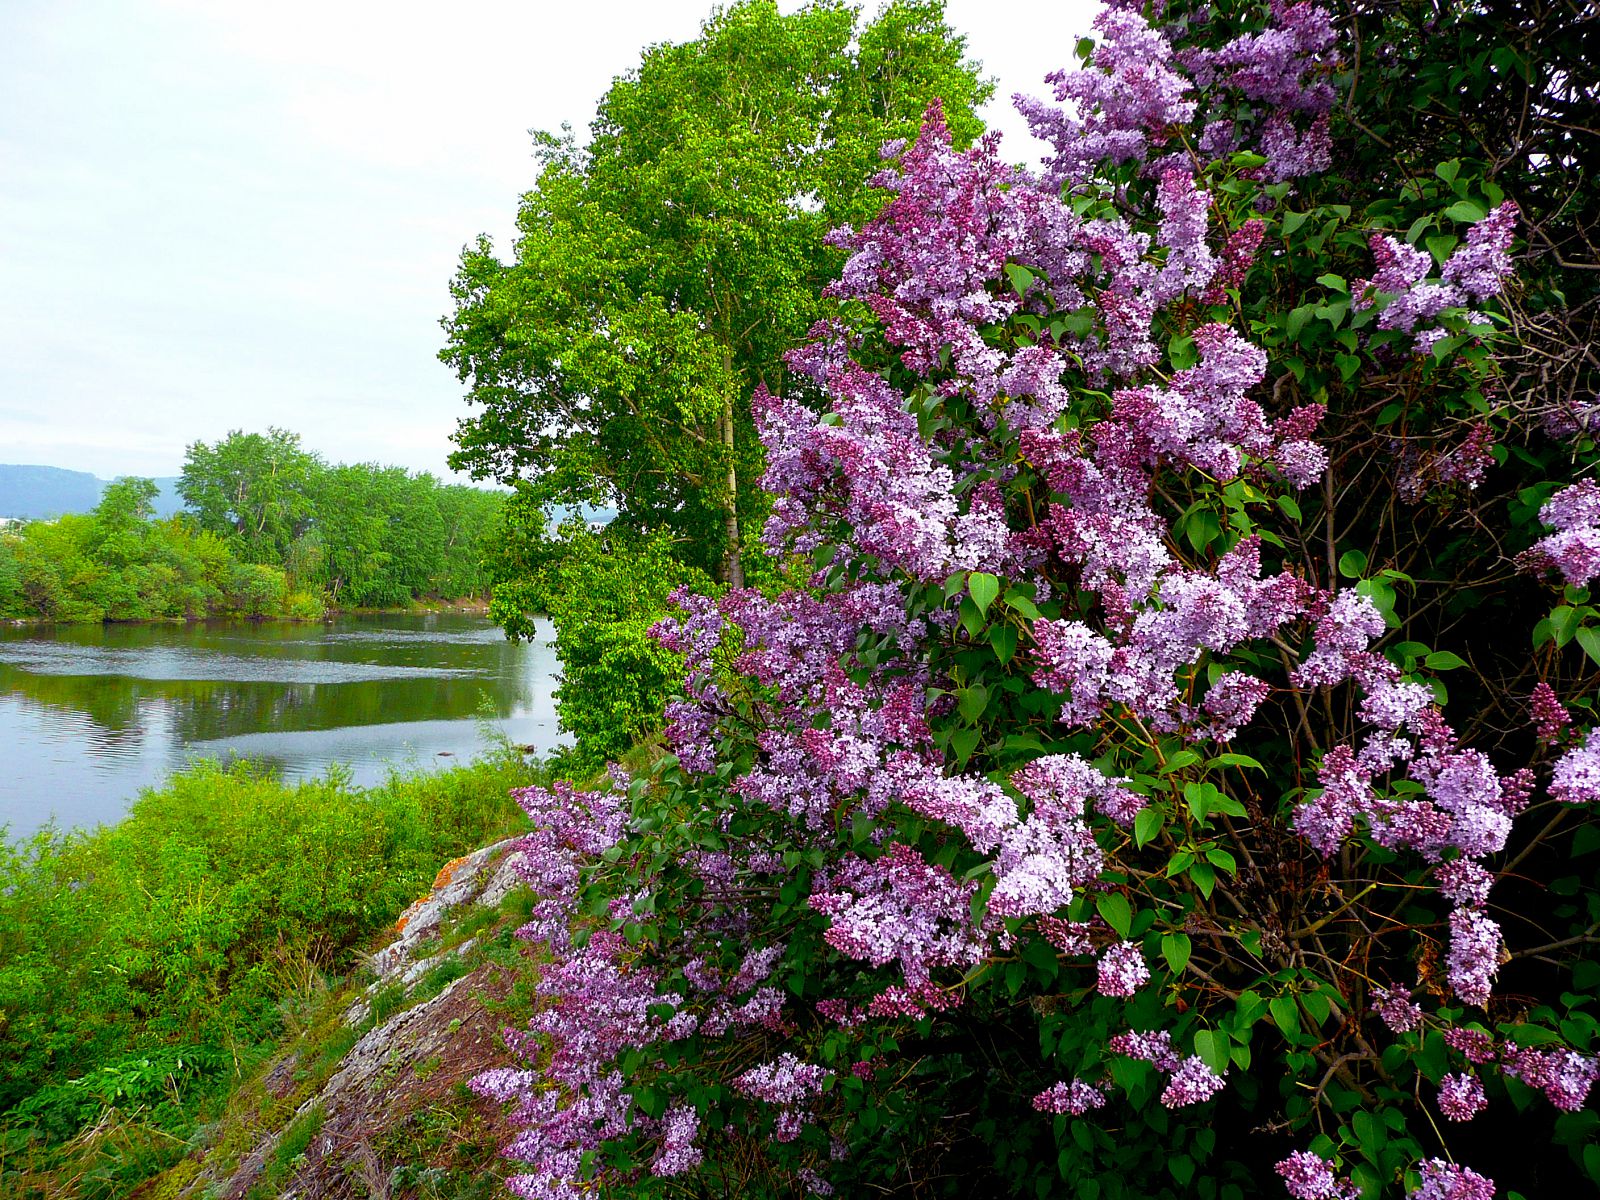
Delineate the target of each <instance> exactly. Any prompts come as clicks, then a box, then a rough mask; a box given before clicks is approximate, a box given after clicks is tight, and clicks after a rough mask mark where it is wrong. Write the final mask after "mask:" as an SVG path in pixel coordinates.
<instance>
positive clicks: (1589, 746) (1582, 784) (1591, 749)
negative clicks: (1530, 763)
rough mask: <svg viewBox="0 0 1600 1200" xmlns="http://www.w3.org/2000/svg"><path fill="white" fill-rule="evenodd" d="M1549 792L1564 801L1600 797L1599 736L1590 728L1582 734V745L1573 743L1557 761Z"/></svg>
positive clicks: (1584, 801)
mask: <svg viewBox="0 0 1600 1200" xmlns="http://www.w3.org/2000/svg"><path fill="white" fill-rule="evenodd" d="M1550 794H1551V795H1552V796H1554V797H1555V798H1556V799H1557V800H1561V801H1563V802H1565V803H1567V804H1591V803H1593V802H1594V801H1596V800H1600V738H1595V737H1594V736H1593V733H1592V731H1591V732H1590V733H1586V734H1585V735H1584V740H1583V744H1582V745H1581V746H1574V747H1573V748H1572V749H1570V750H1568V751H1567V752H1566V753H1565V754H1563V755H1562V756H1561V757H1560V758H1558V759H1557V760H1556V768H1555V774H1554V776H1553V777H1552V778H1551V780H1550Z"/></svg>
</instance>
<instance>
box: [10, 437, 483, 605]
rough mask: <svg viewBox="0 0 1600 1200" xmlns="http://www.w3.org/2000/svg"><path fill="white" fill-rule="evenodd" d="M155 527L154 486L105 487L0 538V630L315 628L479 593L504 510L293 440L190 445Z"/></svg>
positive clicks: (457, 489) (465, 491)
mask: <svg viewBox="0 0 1600 1200" xmlns="http://www.w3.org/2000/svg"><path fill="white" fill-rule="evenodd" d="M178 490H179V492H180V494H181V495H182V496H183V497H184V499H185V502H186V504H187V506H188V507H187V508H186V510H185V511H183V512H180V513H178V514H176V515H174V516H171V517H165V518H159V519H158V518H157V517H156V516H155V507H154V505H155V501H156V497H157V495H158V489H157V487H156V484H155V482H154V481H152V480H149V479H140V478H135V477H124V478H121V479H117V480H115V481H114V482H112V483H110V484H108V485H107V486H106V488H105V491H104V492H103V493H102V495H101V498H100V503H99V504H98V505H97V506H96V507H95V508H94V510H93V511H92V512H88V513H77V514H68V515H66V516H62V517H59V518H57V519H55V520H52V521H30V522H26V523H23V524H20V525H14V526H6V527H4V528H3V529H0V618H5V617H10V618H34V619H41V620H49V621H69V622H95V621H147V620H197V619H203V618H207V617H253V618H264V617H279V618H290V619H300V620H314V619H318V618H321V617H322V616H323V615H324V614H325V613H326V612H327V611H329V610H340V611H350V610H395V609H404V608H406V607H407V606H409V605H411V604H413V603H415V602H417V601H425V602H427V603H431V604H445V605H449V604H453V603H459V602H460V601H461V600H463V599H466V600H470V599H471V598H473V597H479V596H485V595H487V594H488V591H489V586H490V578H489V573H488V569H487V567H486V559H487V557H488V556H490V554H491V553H492V551H493V547H494V546H495V545H496V544H497V541H496V530H497V529H498V526H499V524H500V520H501V513H502V509H503V497H502V496H501V495H500V494H499V493H496V492H491V491H485V490H483V489H480V488H472V487H463V486H459V485H452V484H444V483H441V482H440V481H438V480H437V479H435V478H434V477H433V476H431V475H428V474H426V473H423V474H416V475H413V474H411V473H409V472H407V471H404V470H402V469H401V468H399V467H379V466H375V465H373V464H358V465H355V466H345V465H339V466H331V465H329V464H327V463H324V462H323V461H322V459H321V458H319V457H318V456H317V455H315V454H313V453H311V452H309V451H306V450H303V449H301V448H300V439H299V437H298V436H297V435H295V434H292V433H288V432H286V431H284V430H280V429H274V430H271V431H269V432H268V433H266V434H246V433H233V434H230V435H229V436H228V437H227V438H224V439H223V440H221V441H219V442H218V443H216V444H215V445H214V446H210V445H207V444H205V443H203V442H196V443H195V444H194V445H192V446H190V447H189V454H188V460H187V462H186V463H185V466H184V471H183V476H182V478H181V479H180V481H179V484H178Z"/></svg>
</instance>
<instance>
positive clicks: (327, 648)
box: [0, 614, 558, 838]
mask: <svg viewBox="0 0 1600 1200" xmlns="http://www.w3.org/2000/svg"><path fill="white" fill-rule="evenodd" d="M556 667H557V663H556V659H555V655H554V653H553V652H552V651H551V650H550V649H549V647H548V646H547V645H545V644H544V643H542V642H539V643H535V644H532V645H512V644H510V643H509V642H507V641H506V640H505V636H504V635H503V634H502V633H501V632H500V630H499V629H498V628H496V627H495V626H494V625H491V624H490V623H489V622H488V621H486V620H483V619H482V618H480V617H470V616H462V615H457V614H431V615H427V616H376V617H344V618H340V619H338V620H336V621H333V622H331V623H329V624H325V625H315V624H311V625H307V624H291V623H288V622H266V623H262V624H254V623H250V622H231V621H230V622H208V623H205V624H198V625H184V626H172V625H104V626H99V625H94V626H76V625H75V626H62V627H61V628H59V629H50V628H25V629H24V628H11V627H4V628H0V823H4V824H9V826H10V836H11V837H12V838H18V837H25V836H27V835H28V834H31V833H33V832H34V831H35V830H37V829H38V828H39V827H40V826H42V825H44V824H45V823H46V822H47V821H49V820H50V819H51V818H52V817H54V819H55V820H56V822H57V823H58V824H60V825H63V826H74V825H94V824H97V823H99V822H102V821H115V820H116V819H117V818H118V817H120V816H121V815H122V813H123V812H124V811H125V810H126V808H127V805H128V803H129V802H130V801H131V800H132V799H133V798H134V796H135V795H136V794H137V793H138V791H139V789H140V788H142V787H148V786H151V785H153V784H158V783H160V782H161V781H162V780H163V779H165V778H166V777H167V776H168V775H170V774H171V773H172V772H173V771H174V770H177V769H179V768H181V767H183V766H184V765H185V764H186V763H188V762H190V761H192V760H193V759H195V758H200V757H205V758H216V759H223V760H232V759H252V760H256V761H260V762H265V763H270V764H271V765H272V766H274V767H276V768H277V769H278V770H280V771H281V772H282V773H283V775H284V776H285V777H286V778H300V777H304V776H308V775H316V774H320V773H322V772H323V771H325V770H327V768H328V767H329V766H331V765H333V764H334V763H344V764H348V765H349V766H350V767H351V769H352V771H353V772H354V776H355V781H356V782H357V783H358V784H364V783H375V782H378V781H379V780H381V779H383V778H384V776H385V774H386V773H387V772H388V770H389V768H390V767H391V766H393V767H399V768H403V769H409V768H413V767H417V766H431V765H443V764H449V763H453V762H458V761H461V760H462V759H466V758H471V757H472V756H473V755H475V754H477V753H479V752H480V751H481V749H482V747H483V744H484V742H483V736H482V732H481V729H480V724H481V717H482V716H483V715H485V709H486V708H487V711H488V712H490V713H492V714H493V716H492V723H493V724H494V726H495V727H496V728H498V729H501V730H503V731H505V733H506V734H507V735H508V736H509V737H510V738H511V740H512V741H514V742H516V743H518V744H519V745H531V746H533V747H534V748H535V749H537V750H538V751H541V752H542V751H545V750H549V749H550V748H551V747H553V746H554V745H555V744H556V743H557V740H558V735H557V731H556V713H555V704H554V702H553V700H552V699H551V693H552V691H553V690H554V687H555V680H554V674H555V671H556Z"/></svg>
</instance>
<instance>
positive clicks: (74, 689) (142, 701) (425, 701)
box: [0, 647, 532, 748]
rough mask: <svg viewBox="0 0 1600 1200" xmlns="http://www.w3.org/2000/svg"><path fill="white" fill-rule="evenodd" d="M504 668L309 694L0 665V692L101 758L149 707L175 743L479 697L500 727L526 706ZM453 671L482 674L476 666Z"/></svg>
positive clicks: (399, 712)
mask: <svg viewBox="0 0 1600 1200" xmlns="http://www.w3.org/2000/svg"><path fill="white" fill-rule="evenodd" d="M474 649H477V648H476V647H474ZM486 649H491V650H496V649H498V648H495V647H488V648H486ZM510 649H513V650H514V649H515V648H510ZM470 657H472V658H477V657H478V656H477V655H475V654H474V655H471V656H470ZM493 657H496V658H498V657H499V655H498V654H496V655H494V656H493ZM514 663H515V658H514V657H513V659H512V662H511V664H507V665H506V667H504V668H502V669H501V670H500V671H498V672H495V671H494V668H493V667H491V668H490V670H491V672H492V673H491V674H488V675H470V676H437V675H435V676H421V677H412V678H401V679H381V680H363V681H359V682H353V683H317V684H312V683H292V682H291V683H284V682H277V681H271V682H234V681H220V682H219V681H214V680H184V679H178V680H169V679H136V678H130V677H128V676H125V675H39V674H34V673H32V672H29V671H21V670H17V669H15V668H9V667H5V666H3V665H0V691H4V692H7V693H11V694H15V695H19V696H22V697H24V698H26V699H28V700H31V701H33V702H34V703H36V704H39V705H43V706H45V707H48V708H52V709H57V710H61V711H66V712H70V713H73V714H76V715H80V716H83V717H87V718H88V720H89V721H90V722H92V723H93V725H94V726H95V733H96V734H97V735H99V736H95V737H94V738H93V739H92V740H93V742H94V743H95V744H103V745H105V746H107V748H111V747H114V746H118V745H125V744H127V743H129V742H135V743H137V742H138V741H142V740H143V737H144V735H145V732H146V731H145V728H144V726H145V724H146V716H145V714H144V710H147V709H148V708H149V707H150V706H157V707H159V708H160V709H161V710H162V712H163V715H164V716H165V717H166V718H167V720H166V721H164V722H163V724H166V725H167V727H168V729H170V733H171V736H172V737H174V738H175V739H176V740H177V741H179V742H196V741H210V740H212V739H215V738H223V737H234V736H237V735H240V734H247V733H274V732H283V733H297V732H301V731H306V730H321V729H338V728H341V727H343V726H350V725H378V724H388V723H391V722H403V721H428V720H450V719H454V718H460V717H471V716H475V715H477V713H478V711H479V706H480V705H481V704H482V702H483V698H484V697H485V696H488V697H489V699H490V701H491V703H492V704H493V706H494V712H495V715H497V716H500V717H506V716H509V715H510V714H511V712H512V711H513V710H514V709H515V708H516V707H518V706H519V705H524V704H526V703H528V702H529V701H530V700H531V699H532V696H531V695H530V690H529V688H528V687H527V686H526V685H525V684H524V683H523V682H522V680H521V679H520V678H519V677H518V673H517V672H516V671H515V669H514V665H513V664H514ZM391 665H392V664H391ZM455 665H456V666H457V667H462V666H477V667H484V666H489V664H487V663H481V662H473V663H457V664H455ZM496 665H498V664H496Z"/></svg>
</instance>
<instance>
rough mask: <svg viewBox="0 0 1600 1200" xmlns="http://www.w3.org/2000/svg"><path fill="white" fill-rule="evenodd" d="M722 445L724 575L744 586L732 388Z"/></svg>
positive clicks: (729, 356)
mask: <svg viewBox="0 0 1600 1200" xmlns="http://www.w3.org/2000/svg"><path fill="white" fill-rule="evenodd" d="M723 354H724V357H725V359H729V360H731V359H732V357H733V356H732V354H731V353H730V352H729V351H727V350H724V351H723ZM732 367H733V364H732V362H731V361H729V362H728V368H729V371H728V373H729V375H730V376H731V375H732V374H733V371H732ZM722 445H723V447H724V448H725V449H726V450H727V451H728V495H727V498H726V499H725V500H724V501H723V511H724V512H725V513H726V514H727V535H728V550H727V556H726V557H725V558H724V559H723V562H722V577H723V579H724V580H725V581H726V582H727V584H728V586H729V587H736V588H742V587H743V586H744V564H743V563H742V562H741V561H740V559H739V471H738V468H737V467H736V466H735V465H734V458H733V391H732V389H731V388H730V389H729V391H728V394H727V397H726V398H725V399H724V400H723V402H722Z"/></svg>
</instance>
